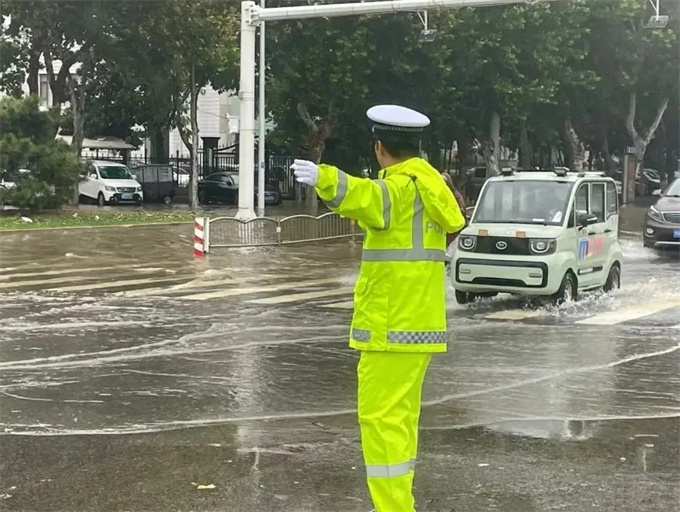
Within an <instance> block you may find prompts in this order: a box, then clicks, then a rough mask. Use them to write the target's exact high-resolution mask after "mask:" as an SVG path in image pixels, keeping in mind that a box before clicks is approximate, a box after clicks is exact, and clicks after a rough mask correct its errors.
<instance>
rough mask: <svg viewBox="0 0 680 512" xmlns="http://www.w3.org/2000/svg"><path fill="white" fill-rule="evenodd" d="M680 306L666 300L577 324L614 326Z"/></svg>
mask: <svg viewBox="0 0 680 512" xmlns="http://www.w3.org/2000/svg"><path fill="white" fill-rule="evenodd" d="M678 306H680V300H678V299H672V300H671V299H668V300H660V301H656V302H649V303H647V304H643V305H640V306H631V307H628V308H623V309H618V310H616V311H609V312H608V313H602V314H601V315H595V316H591V317H590V318H586V319H584V320H579V321H577V322H576V323H577V324H585V325H616V324H620V323H622V322H627V321H628V320H636V319H638V318H642V317H645V316H650V315H653V314H654V313H658V312H659V311H663V310H664V309H669V308H673V307H678Z"/></svg>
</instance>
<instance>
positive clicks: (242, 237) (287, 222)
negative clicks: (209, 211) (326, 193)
mask: <svg viewBox="0 0 680 512" xmlns="http://www.w3.org/2000/svg"><path fill="white" fill-rule="evenodd" d="M207 231H208V237H207V243H206V249H207V250H209V249H212V248H228V247H257V246H267V245H285V244H296V243H304V242H312V241H321V240H334V239H339V238H350V239H352V240H354V239H355V238H356V237H357V236H361V235H362V234H363V233H362V232H361V230H360V229H359V228H358V227H357V225H356V223H355V222H354V221H353V220H350V219H347V218H345V217H341V216H340V215H338V214H337V213H335V212H330V213H325V214H323V215H320V216H318V217H313V216H311V215H292V216H290V217H284V218H282V219H280V220H278V219H272V218H270V217H260V218H258V219H253V220H248V221H242V220H238V219H235V218H233V217H217V218H215V219H210V220H209V221H208V230H207ZM206 252H207V251H206Z"/></svg>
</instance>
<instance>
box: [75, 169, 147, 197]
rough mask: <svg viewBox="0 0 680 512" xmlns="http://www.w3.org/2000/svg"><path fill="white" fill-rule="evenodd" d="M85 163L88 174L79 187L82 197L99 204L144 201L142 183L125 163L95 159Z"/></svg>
mask: <svg viewBox="0 0 680 512" xmlns="http://www.w3.org/2000/svg"><path fill="white" fill-rule="evenodd" d="M85 165H87V166H88V170H87V175H86V176H85V177H84V178H83V180H82V181H81V182H80V185H79V187H78V188H79V194H80V195H81V197H85V198H86V199H91V200H94V201H96V202H97V204H98V205H99V206H104V205H106V204H117V203H125V202H128V203H137V204H142V203H143V202H144V192H142V185H140V184H139V182H138V181H137V180H136V178H135V176H134V175H133V174H132V173H131V172H130V169H128V168H127V167H126V166H124V165H123V164H119V163H116V162H106V161H101V160H94V161H91V162H86V164H85Z"/></svg>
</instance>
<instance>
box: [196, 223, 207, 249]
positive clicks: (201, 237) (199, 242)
mask: <svg viewBox="0 0 680 512" xmlns="http://www.w3.org/2000/svg"><path fill="white" fill-rule="evenodd" d="M205 221H206V218H205V217H196V220H195V221H194V256H195V257H197V258H202V257H203V256H204V255H205V246H206V243H205V232H206V229H205V224H206V223H205Z"/></svg>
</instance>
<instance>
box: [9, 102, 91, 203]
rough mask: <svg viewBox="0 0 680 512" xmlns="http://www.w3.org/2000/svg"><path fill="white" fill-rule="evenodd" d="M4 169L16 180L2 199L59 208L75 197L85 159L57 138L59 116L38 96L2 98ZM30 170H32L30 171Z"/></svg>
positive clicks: (12, 180) (10, 178)
mask: <svg viewBox="0 0 680 512" xmlns="http://www.w3.org/2000/svg"><path fill="white" fill-rule="evenodd" d="M0 126H2V132H0V170H1V171H2V175H3V176H2V177H3V179H4V180H5V181H9V182H13V183H15V186H14V187H12V188H10V189H9V190H0V194H1V195H2V197H0V200H2V202H5V203H8V204H13V205H15V206H18V207H20V208H28V209H44V208H56V207H59V206H62V205H64V204H66V203H67V202H68V201H69V200H70V199H71V197H72V195H73V194H72V191H73V188H74V187H75V186H76V185H77V184H78V182H79V181H80V172H81V163H80V161H79V160H78V158H77V157H76V156H75V155H74V154H73V152H72V151H71V149H70V148H69V146H68V145H66V144H65V143H64V142H62V141H58V140H55V138H54V137H55V134H56V128H57V126H58V119H57V116H56V113H55V112H49V111H43V110H41V109H40V108H39V106H38V100H37V98H35V97H31V98H28V99H16V98H4V99H2V100H0ZM25 170H27V171H28V172H26V171H25Z"/></svg>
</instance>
